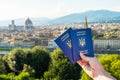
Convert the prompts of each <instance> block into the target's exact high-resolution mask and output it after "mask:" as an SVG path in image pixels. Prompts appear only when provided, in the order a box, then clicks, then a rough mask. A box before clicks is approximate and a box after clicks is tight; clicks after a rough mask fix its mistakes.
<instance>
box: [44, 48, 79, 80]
mask: <svg viewBox="0 0 120 80" xmlns="http://www.w3.org/2000/svg"><path fill="white" fill-rule="evenodd" d="M51 58H52V61H51V63H50V66H49V70H48V71H46V72H45V73H44V79H46V80H49V79H50V80H69V79H70V80H71V79H72V80H78V79H79V78H80V70H81V68H80V66H79V65H77V64H76V65H73V64H72V63H71V62H70V61H69V60H68V59H67V58H66V56H64V54H63V52H62V51H61V50H59V49H56V50H54V52H53V53H51Z"/></svg>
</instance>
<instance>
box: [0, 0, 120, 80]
mask: <svg viewBox="0 0 120 80" xmlns="http://www.w3.org/2000/svg"><path fill="white" fill-rule="evenodd" d="M69 27H71V28H73V29H82V28H91V29H92V35H93V37H92V39H93V47H94V53H95V56H96V57H97V58H98V60H99V61H100V62H101V63H102V64H103V66H104V68H105V70H106V71H108V72H109V73H110V74H111V75H112V76H114V77H115V78H116V79H117V80H120V75H119V74H120V1H119V0H109V1H108V0H0V80H92V79H90V77H88V76H87V75H86V74H85V72H83V70H82V68H81V67H80V66H79V65H77V64H75V65H73V64H72V63H70V61H69V60H68V59H67V57H66V56H65V55H64V54H63V52H62V51H61V50H60V49H59V47H58V46H57V45H56V43H55V42H54V39H56V38H57V37H58V36H59V35H61V34H62V33H63V32H65V31H66V30H67V29H68V28H69Z"/></svg>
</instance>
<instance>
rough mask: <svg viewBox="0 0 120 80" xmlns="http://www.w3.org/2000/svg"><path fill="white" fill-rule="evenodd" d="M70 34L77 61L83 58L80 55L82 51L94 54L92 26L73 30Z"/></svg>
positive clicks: (89, 54)
mask: <svg viewBox="0 0 120 80" xmlns="http://www.w3.org/2000/svg"><path fill="white" fill-rule="evenodd" d="M70 35H71V40H72V52H73V58H74V61H75V62H76V61H77V60H80V59H81V58H80V55H79V54H80V52H81V53H83V54H84V55H86V56H88V57H93V56H94V51H93V42H92V33H91V29H90V28H86V29H76V30H71V31H70Z"/></svg>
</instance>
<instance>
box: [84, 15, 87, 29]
mask: <svg viewBox="0 0 120 80" xmlns="http://www.w3.org/2000/svg"><path fill="white" fill-rule="evenodd" d="M84 28H88V22H87V17H86V16H85V20H84Z"/></svg>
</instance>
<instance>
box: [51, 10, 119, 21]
mask: <svg viewBox="0 0 120 80" xmlns="http://www.w3.org/2000/svg"><path fill="white" fill-rule="evenodd" d="M85 16H86V17H87V19H88V22H120V12H113V11H108V10H95V11H87V12H83V13H75V14H70V15H66V16H63V17H60V18H57V19H55V20H53V21H52V22H53V23H82V22H83V21H84V18H85Z"/></svg>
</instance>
